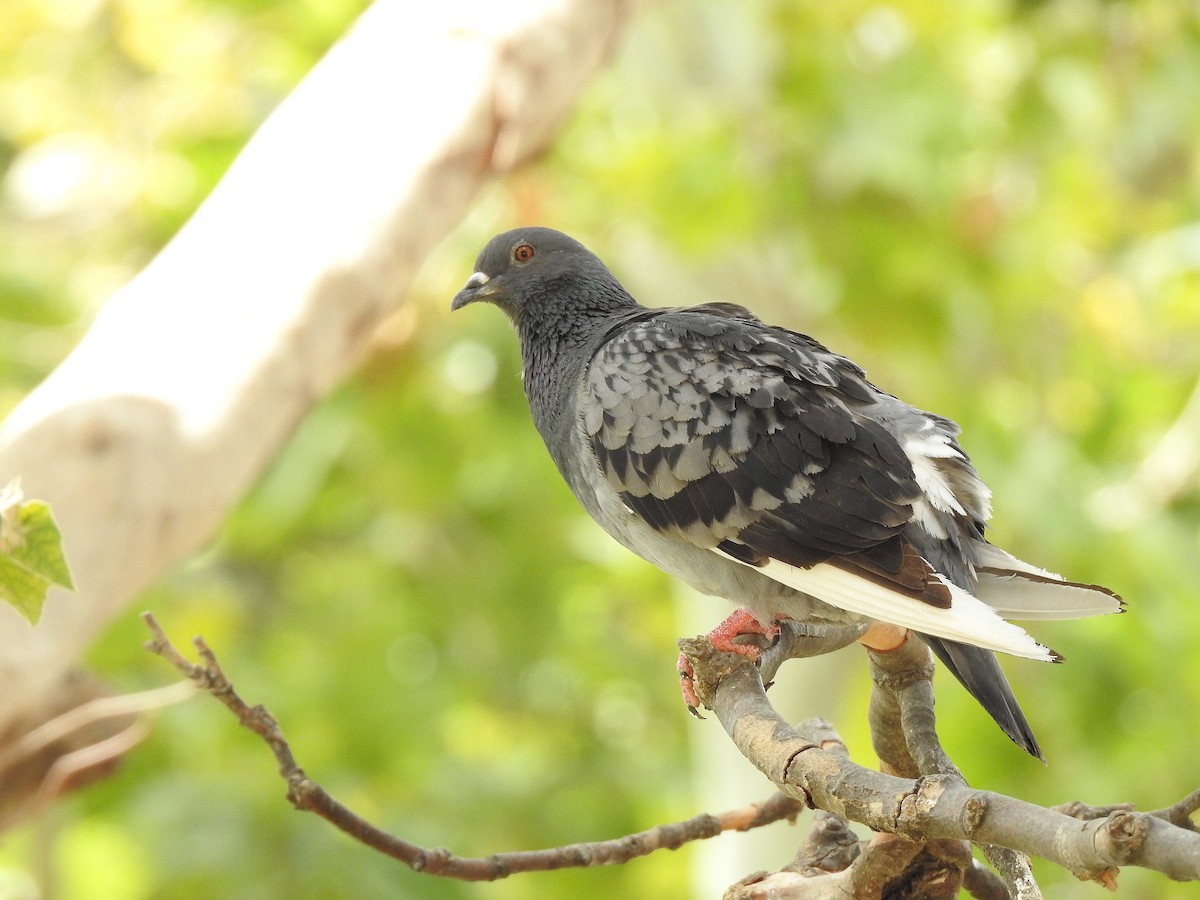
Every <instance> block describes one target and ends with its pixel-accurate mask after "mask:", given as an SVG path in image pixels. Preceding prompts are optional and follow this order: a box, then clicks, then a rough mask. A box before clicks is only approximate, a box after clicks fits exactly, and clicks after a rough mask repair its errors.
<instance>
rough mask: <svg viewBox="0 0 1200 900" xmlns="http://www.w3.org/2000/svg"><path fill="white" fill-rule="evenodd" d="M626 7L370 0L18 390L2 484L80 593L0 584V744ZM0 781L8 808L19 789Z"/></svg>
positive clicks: (382, 313) (320, 391) (343, 354)
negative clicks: (196, 200) (59, 555)
mask: <svg viewBox="0 0 1200 900" xmlns="http://www.w3.org/2000/svg"><path fill="white" fill-rule="evenodd" d="M638 5H639V0H523V2H520V3H510V4H506V5H505V6H504V8H503V12H502V14H494V13H491V14H489V13H487V11H485V10H484V9H483V8H482V7H480V6H478V5H466V6H464V5H463V4H418V5H415V6H414V5H413V4H409V3H404V2H398V0H378V2H376V3H375V4H374V5H373V6H371V7H370V8H369V9H368V10H367V11H366V12H364V13H363V15H362V16H361V17H360V19H359V21H358V22H357V23H356V24H355V25H354V26H353V27H352V28H351V29H350V30H349V31H348V33H347V34H346V35H345V36H344V37H343V39H342V40H341V41H340V42H339V43H338V44H337V45H335V46H334V47H333V48H332V49H331V50H330V51H329V53H328V54H327V55H326V56H325V58H324V59H322V60H321V61H320V62H319V63H318V64H317V65H316V66H315V67H314V69H313V70H312V72H311V73H309V75H308V76H307V77H306V78H305V79H304V81H303V82H302V83H301V84H300V85H299V86H298V87H297V88H296V89H295V91H293V93H292V94H291V95H290V96H288V97H287V98H286V100H284V101H283V103H281V104H280V106H279V108H278V109H276V110H275V112H274V113H272V115H271V116H270V117H269V118H268V119H267V121H266V122H265V123H264V124H263V125H262V127H261V128H260V129H259V131H258V132H257V133H256V134H255V135H254V137H253V138H252V139H251V140H250V142H249V143H248V144H247V146H246V147H245V149H244V150H243V151H242V153H241V154H240V155H239V156H238V158H237V160H236V161H235V162H234V163H233V165H232V166H231V167H230V169H229V171H228V172H227V173H226V175H225V177H224V178H223V179H222V180H221V183H220V184H219V185H218V186H217V188H216V189H215V190H214V191H213V192H212V194H211V195H210V196H209V197H208V198H207V199H206V200H205V202H204V203H203V205H202V206H201V207H200V209H199V210H198V211H197V212H196V213H195V215H193V216H192V218H191V219H190V220H189V221H188V223H187V224H186V225H185V226H184V227H183V228H182V229H181V230H180V232H179V233H178V234H177V235H176V236H175V238H174V239H173V240H172V241H171V242H170V244H168V245H167V247H166V248H165V249H163V251H162V252H161V253H160V254H159V255H158V256H157V257H156V258H155V259H154V260H153V262H152V263H151V264H150V265H149V266H148V267H147V268H146V269H145V270H144V271H142V272H141V273H140V274H139V275H138V276H137V277H136V278H135V279H134V280H133V281H131V282H130V283H129V284H128V285H126V286H125V287H124V288H122V289H121V290H120V291H118V292H117V293H116V294H115V295H114V296H113V297H112V298H111V299H110V300H109V301H108V302H107V303H106V305H105V306H104V308H103V309H102V310H101V311H100V313H99V315H98V316H97V317H96V319H95V322H94V324H93V325H92V328H91V330H90V331H89V332H88V334H87V335H86V336H85V338H84V339H83V341H82V342H81V343H80V344H79V346H78V347H77V348H76V349H75V350H74V351H73V352H72V353H71V355H70V356H69V357H68V358H67V359H66V360H65V361H64V362H63V363H62V364H61V365H60V366H59V367H58V368H57V369H56V370H55V371H54V372H53V373H52V374H51V375H50V376H49V377H48V378H47V379H46V380H45V381H44V382H43V383H42V384H41V385H39V386H38V387H37V388H36V389H35V390H34V391H33V392H31V393H30V394H29V396H28V397H26V398H25V399H24V401H22V403H21V404H20V405H19V406H18V407H17V408H16V409H15V410H13V412H12V413H11V414H10V415H9V417H8V419H7V420H6V421H5V422H4V423H3V425H2V426H0V484H5V483H8V482H9V481H10V480H11V479H12V477H14V476H17V475H19V476H21V478H22V482H23V484H24V485H25V487H26V489H27V490H28V491H29V492H30V494H31V495H34V496H37V497H40V498H42V499H45V500H46V501H48V502H49V503H50V504H51V505H52V506H53V508H54V512H55V516H56V517H57V520H58V523H59V525H60V527H61V530H62V533H63V539H64V550H65V552H66V555H67V557H68V558H69V559H70V561H71V568H72V573H73V575H74V577H75V583H76V586H77V591H76V593H75V594H74V595H68V594H66V592H64V591H61V590H58V591H52V592H51V595H50V597H49V599H48V601H47V604H46V608H45V611H44V615H43V618H42V621H41V622H40V623H39V625H38V627H37V628H34V629H31V628H30V627H29V626H28V625H27V623H25V622H24V621H23V620H21V619H20V618H19V616H18V615H17V614H16V613H15V612H14V610H12V609H11V608H9V607H8V605H7V604H2V603H0V684H3V685H4V689H3V690H0V752H2V750H3V746H2V745H3V743H4V742H7V741H15V740H19V739H20V737H21V735H22V734H24V733H25V732H27V731H28V730H31V729H33V728H36V727H37V726H38V725H39V724H41V722H43V721H45V720H46V718H47V717H48V716H50V715H52V714H54V713H56V712H61V711H62V710H63V701H64V700H65V699H69V698H70V697H71V690H70V686H69V685H68V684H67V682H68V673H69V672H70V671H71V669H72V668H74V667H75V666H76V665H77V663H78V660H79V658H80V656H81V655H82V654H83V652H84V651H85V650H86V648H87V646H88V645H89V644H90V642H91V641H92V640H93V639H94V637H95V636H96V635H97V634H98V633H99V632H100V631H101V630H102V629H103V628H104V627H105V626H106V625H107V623H108V622H110V621H111V620H112V619H113V618H114V617H115V616H117V615H118V614H120V613H121V612H122V611H124V609H125V608H126V605H127V604H128V603H129V602H130V601H131V600H132V598H133V597H135V596H137V595H138V593H139V592H140V591H141V590H142V589H143V588H144V587H145V586H146V585H148V584H149V583H151V582H152V581H153V580H154V579H156V578H158V577H159V576H161V575H162V574H163V572H164V571H165V570H166V569H167V568H168V567H169V566H171V565H173V564H174V563H176V562H178V561H179V560H180V559H182V558H184V557H186V556H187V555H188V554H190V553H192V552H194V551H195V550H196V549H197V548H198V547H200V546H202V545H203V544H204V543H205V542H207V541H208V540H209V539H210V538H211V537H212V535H213V533H214V532H215V530H216V528H217V527H218V525H219V524H220V522H221V521H222V520H223V519H224V518H225V515H226V513H227V512H228V510H229V508H230V507H231V506H232V505H233V504H234V503H235V502H237V500H238V499H239V498H240V497H241V496H242V494H243V493H244V492H245V491H246V489H247V488H248V487H249V486H250V485H251V484H252V483H253V482H254V481H255V479H256V478H257V477H258V475H259V473H260V472H261V471H262V469H263V468H264V466H266V464H267V463H268V462H269V461H270V460H271V459H273V458H274V457H275V456H276V454H277V453H278V451H279V448H280V447H281V445H282V444H283V442H284V441H285V440H286V439H287V438H288V437H289V436H290V434H291V433H292V430H293V429H294V428H295V426H296V425H297V423H298V422H299V421H300V419H301V418H302V417H303V416H304V415H305V413H306V412H307V411H308V410H309V408H310V407H311V406H312V405H313V404H314V403H315V402H316V400H317V399H318V398H320V397H321V396H323V395H324V394H325V393H326V392H327V391H328V390H329V389H330V388H331V387H332V386H333V385H334V384H336V383H337V382H338V381H339V380H340V378H341V377H342V376H343V375H344V374H345V373H346V372H347V371H348V370H349V369H350V368H351V367H352V366H353V365H354V364H355V363H356V362H357V361H358V359H359V358H360V356H361V355H362V353H363V351H364V349H365V347H366V346H367V343H368V340H369V339H370V337H371V335H372V334H373V332H374V331H375V329H376V326H378V325H379V324H380V323H381V322H382V321H383V320H384V319H385V317H386V316H388V315H389V314H391V313H392V312H393V311H394V310H395V308H396V307H397V305H399V304H400V303H401V302H402V301H403V299H404V297H405V294H406V292H407V291H408V290H409V289H410V287H411V285H412V284H413V282H414V280H415V278H416V275H417V272H418V269H419V268H420V266H421V264H422V263H423V261H424V260H425V258H426V256H428V254H429V253H430V251H431V250H432V249H433V248H434V247H435V246H436V245H437V243H438V242H440V241H441V240H442V238H443V237H444V236H445V235H446V234H447V233H448V232H449V231H450V229H451V228H452V227H453V226H454V225H455V224H456V223H457V222H458V220H459V218H460V217H461V216H462V215H463V214H464V213H465V211H466V209H467V207H468V204H469V203H470V202H471V201H472V199H473V198H474V196H475V194H476V193H477V191H478V190H479V189H480V188H481V187H482V186H483V185H484V184H486V183H487V182H488V181H490V180H491V179H493V178H495V177H497V176H498V175H502V174H504V173H506V172H508V171H510V170H511V169H513V168H514V167H515V166H517V165H519V164H520V163H521V162H522V161H524V160H526V159H528V158H529V157H530V156H532V155H534V154H536V153H538V152H540V151H541V150H542V149H543V148H544V147H545V146H546V145H547V143H548V142H549V140H550V137H551V136H552V134H553V133H554V131H555V130H556V128H557V126H558V125H559V123H560V122H561V121H562V119H563V118H564V116H565V115H566V114H567V112H568V111H569V110H570V108H571V106H572V105H573V103H574V101H575V99H576V97H577V96H578V95H579V93H580V92H581V91H582V89H583V87H584V85H585V84H586V83H587V82H588V80H589V79H590V77H591V75H592V74H593V73H594V72H595V71H596V70H597V69H598V68H599V67H600V65H601V64H602V63H603V62H604V61H605V60H606V58H607V57H608V55H609V53H610V52H611V50H612V48H613V47H614V46H615V44H616V42H617V39H618V37H619V36H620V34H621V33H622V31H623V28H624V26H625V24H626V23H627V22H628V21H629V19H630V18H631V17H632V14H633V11H634V10H635V9H636V8H637V6H638ZM428 84H436V85H437V90H436V91H430V90H421V89H414V87H413V86H419V85H428ZM348 98H352V100H353V102H348ZM214 348H219V349H220V352H219V353H217V352H214ZM4 793H5V794H7V796H0V821H6V820H11V819H13V818H15V815H13V814H12V813H13V810H14V809H17V808H21V807H23V805H24V801H25V799H26V798H25V796H24V795H19V796H13V795H12V791H11V790H8V791H5V792H4ZM5 807H7V811H8V813H9V815H6V810H5Z"/></svg>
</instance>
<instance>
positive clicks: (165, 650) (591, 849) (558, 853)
mask: <svg viewBox="0 0 1200 900" xmlns="http://www.w3.org/2000/svg"><path fill="white" fill-rule="evenodd" d="M142 618H143V620H144V621H145V622H146V626H147V627H148V628H149V629H150V632H151V634H152V635H153V639H152V640H150V641H147V642H146V649H148V650H149V651H151V652H152V653H155V654H157V655H158V656H161V657H162V658H163V659H165V660H166V661H167V662H169V663H170V664H171V665H173V666H174V667H175V668H176V669H178V670H179V671H180V672H181V673H183V674H184V675H185V676H186V677H187V678H188V679H189V680H191V682H192V683H193V684H194V685H195V686H196V687H198V688H199V689H200V690H202V691H205V692H206V693H209V694H212V695H213V696H214V697H216V698H217V699H218V700H220V701H221V702H222V703H223V704H224V705H225V707H226V708H227V709H229V711H230V712H232V713H233V714H234V716H236V717H237V720H238V722H239V723H240V724H241V725H243V726H244V727H246V728H248V729H250V731H252V732H254V733H255V734H257V735H258V736H259V737H260V738H262V740H263V742H264V743H266V745H267V746H268V747H270V748H271V752H272V753H273V754H274V756H275V761H276V763H277V764H278V766H279V774H280V775H281V776H283V778H284V780H285V781H286V782H287V786H288V791H287V798H288V800H289V802H291V804H292V805H293V806H294V807H295V808H296V809H298V810H302V811H304V812H311V813H316V814H317V815H318V816H320V817H321V818H323V819H325V820H326V821H327V822H330V823H331V824H332V825H334V826H335V827H336V828H338V829H339V830H340V831H342V832H344V833H345V834H347V835H349V836H350V837H352V838H354V839H355V840H357V841H359V842H361V843H363V844H366V845H367V846H369V847H372V848H374V849H375V850H378V851H379V852H380V853H383V854H385V855H387V856H390V857H392V858H393V859H396V860H399V861H400V862H402V863H405V864H406V865H408V866H409V867H410V868H412V869H413V870H414V871H417V872H424V873H426V874H428V875H440V876H443V877H447V878H456V879H460V880H463V881H495V880H497V879H500V878H507V877H508V876H509V875H515V874H517V873H520V872H545V871H550V870H552V869H564V868H576V867H583V866H602V865H612V864H616V863H624V862H629V861H630V860H632V859H636V858H638V857H640V856H646V855H647V854H650V853H653V852H654V851H655V850H663V849H666V850H676V849H678V848H679V847H681V846H683V845H684V844H686V843H689V842H691V841H697V840H703V839H706V838H711V837H716V836H717V835H719V834H722V833H724V832H726V831H750V830H752V829H755V828H760V827H762V826H764V825H769V824H771V823H773V822H778V821H779V820H780V819H788V820H792V821H794V820H795V818H796V816H797V815H799V814H800V811H801V810H802V809H803V805H802V804H801V803H799V802H798V801H797V800H795V799H794V798H792V797H788V796H786V795H784V794H783V793H776V794H775V795H774V796H772V797H770V798H768V799H767V800H765V801H763V802H761V803H751V804H748V805H747V806H743V807H740V808H738V809H734V810H728V811H726V812H723V813H720V814H717V815H710V814H707V813H704V814H701V815H698V816H694V817H692V818H690V819H685V820H683V821H681V822H672V823H669V824H665V825H658V826H655V827H654V828H649V829H647V830H645V831H640V832H638V833H636V834H630V835H626V836H625V837H622V838H617V839H616V840H611V841H594V842H589V843H582V844H570V845H568V846H564V847H554V848H550V849H546V850H527V851H515V852H510V853H495V854H492V855H490V856H486V857H477V858H472V857H463V856H456V855H455V854H453V853H451V852H450V851H449V850H445V849H440V848H437V849H428V848H424V847H420V846H418V845H416V844H413V843H410V842H408V841H406V840H404V839H403V838H399V837H396V836H395V835H393V834H390V833H388V832H386V831H383V830H382V829H379V828H376V827H375V826H374V825H372V824H371V823H370V822H368V821H366V820H365V819H363V818H361V817H360V816H358V815H357V814H355V813H354V812H353V811H352V810H350V809H349V808H347V807H346V806H344V805H342V804H341V803H339V802H338V801H337V800H335V799H334V798H333V797H332V796H331V795H330V794H329V793H328V792H327V791H326V790H325V789H324V788H323V787H321V785H320V784H318V783H317V782H315V781H313V780H312V779H311V778H309V777H308V776H307V775H306V774H305V772H304V770H303V769H302V768H300V766H299V764H298V763H297V761H296V758H295V756H294V755H293V753H292V749H291V746H290V745H289V744H288V742H287V739H286V738H285V737H284V736H283V732H282V730H281V729H280V727H279V722H278V721H277V720H276V719H275V717H274V716H273V715H271V713H270V712H269V711H268V710H267V709H266V708H264V707H262V706H251V705H249V704H248V703H246V701H244V700H243V699H242V698H241V697H240V696H239V695H238V693H237V691H236V690H234V687H233V684H232V683H231V682H230V681H229V679H228V678H227V677H226V675H225V673H224V672H223V671H222V670H221V666H220V664H219V663H218V662H217V658H216V655H215V654H214V653H213V651H212V650H211V648H209V646H208V645H207V644H206V643H205V641H204V639H203V638H200V637H197V638H194V639H193V641H192V643H193V644H194V646H195V647H196V651H197V652H198V653H199V655H200V659H201V664H199V665H197V664H194V663H190V662H188V660H187V659H185V658H184V656H183V655H182V654H181V653H180V652H179V651H178V650H177V649H176V648H175V646H174V645H173V644H172V643H171V641H170V640H169V639H168V638H167V636H166V634H165V633H164V632H163V630H162V627H161V626H160V625H159V623H158V621H157V620H156V619H155V617H154V616H153V615H152V614H150V613H143V614H142Z"/></svg>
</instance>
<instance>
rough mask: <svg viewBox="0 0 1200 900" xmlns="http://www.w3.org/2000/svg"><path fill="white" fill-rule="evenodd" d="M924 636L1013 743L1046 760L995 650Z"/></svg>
mask: <svg viewBox="0 0 1200 900" xmlns="http://www.w3.org/2000/svg"><path fill="white" fill-rule="evenodd" d="M921 639H922V640H923V641H925V643H926V644H928V645H929V648H930V649H931V650H933V652H934V653H935V654H936V655H937V658H938V659H940V660H941V661H942V665H944V666H945V667H946V668H947V669H948V670H949V671H950V672H951V673H952V674H953V675H954V677H955V678H957V679H958V681H959V683H960V684H962V686H963V687H965V688H966V689H967V690H968V691H970V693H971V696H972V697H974V698H975V699H976V700H978V701H979V705H980V706H982V707H983V708H984V709H986V710H987V711H988V714H989V715H990V716H991V717H992V718H993V719H994V720H995V721H996V724H997V725H999V726H1000V730H1001V731H1003V732H1004V733H1005V734H1007V735H1008V736H1009V737H1010V738H1012V741H1013V743H1014V744H1016V745H1017V746H1018V747H1020V748H1021V749H1022V750H1024V751H1025V752H1026V753H1028V754H1029V755H1030V756H1033V757H1036V758H1037V759H1040V760H1041V761H1042V762H1045V761H1046V757H1045V756H1043V755H1042V748H1041V747H1039V746H1038V742H1037V738H1035V737H1034V736H1033V729H1032V728H1031V727H1030V725H1029V722H1028V720H1027V719H1026V718H1025V714H1024V713H1023V712H1021V707H1020V706H1019V705H1018V704H1017V698H1016V697H1015V696H1013V692H1012V688H1011V687H1010V686H1009V684H1008V679H1007V678H1005V677H1004V670H1003V669H1001V668H1000V661H999V660H997V659H996V654H995V653H993V652H992V651H991V650H984V649H983V648H982V647H972V646H971V645H969V644H960V643H958V642H957V641H947V640H944V639H942V638H937V637H930V636H929V635H926V634H923V635H921Z"/></svg>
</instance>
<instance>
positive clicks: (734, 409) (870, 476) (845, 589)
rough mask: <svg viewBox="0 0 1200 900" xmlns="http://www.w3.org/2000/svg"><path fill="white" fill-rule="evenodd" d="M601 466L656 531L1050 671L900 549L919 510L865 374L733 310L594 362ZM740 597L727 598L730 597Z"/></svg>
mask: <svg viewBox="0 0 1200 900" xmlns="http://www.w3.org/2000/svg"><path fill="white" fill-rule="evenodd" d="M585 378H586V390H585V393H584V402H583V404H582V406H581V410H580V412H581V415H582V418H583V426H584V429H585V431H586V433H587V435H588V437H589V438H590V440H591V444H592V449H593V451H594V454H595V459H596V462H597V464H598V465H599V466H600V468H601V470H602V472H603V474H604V476H605V479H606V481H607V483H608V484H609V486H611V487H612V488H613V490H614V491H616V492H617V493H618V494H619V495H620V497H621V499H622V500H623V502H624V503H625V505H626V506H627V507H628V508H629V509H630V510H632V511H633V512H634V513H635V514H637V515H638V516H639V517H641V518H642V519H643V520H644V521H645V522H646V523H647V524H648V525H649V526H650V527H652V528H654V529H655V530H657V531H658V532H660V533H663V534H666V535H669V536H671V537H673V538H675V539H678V540H681V541H687V542H690V543H692V544H695V545H697V546H700V547H704V548H707V549H710V550H712V551H713V552H715V553H720V554H722V555H724V556H726V557H727V558H729V559H731V560H733V561H736V562H738V563H740V564H743V565H748V566H753V567H755V568H757V569H758V570H759V571H761V572H762V573H763V574H765V575H767V576H768V577H771V578H773V579H775V580H776V581H779V582H781V583H783V584H786V585H787V586H789V587H792V588H794V589H796V590H798V591H801V592H802V593H805V594H809V595H811V596H814V597H817V598H818V599H820V600H823V601H825V602H827V603H829V604H831V605H833V606H837V607H840V608H842V609H845V610H848V611H850V612H853V613H857V614H860V615H864V616H868V617H870V618H874V619H879V620H882V621H887V622H892V623H894V624H897V625H900V626H903V627H906V628H912V629H914V630H916V631H919V632H921V633H924V634H929V635H934V636H937V637H942V638H945V639H947V640H953V641H961V642H965V643H970V644H975V645H977V646H980V647H986V648H988V649H993V650H1000V651H1003V652H1007V653H1014V654H1017V655H1020V656H1026V657H1030V658H1034V659H1053V658H1055V657H1054V654H1053V653H1052V651H1049V650H1047V649H1046V648H1044V647H1042V646H1040V645H1039V644H1037V643H1036V642H1035V641H1033V639H1032V638H1030V637H1029V636H1028V635H1027V634H1026V633H1025V632H1024V631H1023V630H1022V629H1020V628H1018V627H1017V626H1015V625H1012V624H1010V623H1008V622H1005V621H1004V620H1003V619H1001V618H1000V617H999V616H998V615H996V613H995V612H994V611H993V610H992V609H991V608H990V607H988V606H987V605H986V604H984V603H982V602H981V601H980V600H978V599H977V598H976V597H974V596H973V595H972V594H971V593H969V592H968V591H967V590H965V589H964V588H962V587H961V586H958V585H955V584H953V583H951V582H950V581H949V580H948V579H947V578H946V577H944V576H943V575H942V574H940V573H938V572H936V571H935V570H934V568H933V567H932V566H931V565H930V564H929V563H928V561H927V560H926V559H924V558H923V557H922V556H921V555H920V553H918V552H917V550H916V549H915V548H914V546H913V545H912V544H911V543H910V542H909V541H908V540H907V539H906V538H905V535H904V531H905V529H906V527H907V526H908V525H909V523H910V521H911V520H912V519H913V517H914V506H919V505H920V504H921V503H923V502H926V494H925V492H924V491H923V490H922V485H921V484H920V483H919V482H920V480H921V479H919V477H918V475H919V473H915V472H914V467H913V462H912V460H911V459H910V457H909V455H908V454H906V452H905V450H904V448H903V447H902V446H901V444H900V443H899V442H898V440H897V439H896V437H895V436H894V435H893V434H892V432H891V430H889V428H888V427H887V424H886V422H885V421H884V420H883V419H884V417H883V416H882V410H884V409H885V408H890V407H887V405H886V404H883V403H882V402H881V401H882V399H883V398H887V399H888V400H891V401H892V405H893V406H894V404H895V402H896V401H894V398H890V397H887V395H884V394H882V393H881V392H879V391H878V390H877V389H876V388H874V387H873V386H872V385H871V384H870V383H869V382H868V381H867V380H866V378H865V376H864V374H863V372H862V370H861V369H859V368H858V367H857V366H856V365H854V364H853V363H851V362H850V361H848V360H846V359H844V358H843V357H840V356H837V355H836V354H834V353H831V352H830V351H828V350H827V349H825V348H824V347H823V346H821V345H820V344H819V343H817V342H816V341H814V340H813V339H812V338H809V337H807V336H805V335H800V334H796V333H794V332H790V331H786V330H784V329H779V328H771V327H768V326H766V325H764V324H762V323H761V322H759V321H758V320H757V319H756V318H755V317H754V316H753V315H752V314H751V313H749V312H748V311H746V310H744V309H742V308H741V307H737V306H734V305H732V304H711V305H708V306H701V307H691V308H687V309H673V310H663V311H660V312H658V313H657V314H655V315H652V316H648V317H644V318H641V319H640V320H638V321H634V322H631V323H629V324H627V325H626V326H625V327H623V328H622V329H620V330H618V331H617V332H616V333H615V334H612V335H611V336H610V337H609V338H608V340H607V341H606V342H605V343H604V344H603V345H602V346H601V347H600V348H599V350H598V351H597V352H596V353H595V355H594V356H593V358H592V360H591V363H590V365H589V366H588V369H587V372H586V375H585ZM734 599H736V598H734Z"/></svg>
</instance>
